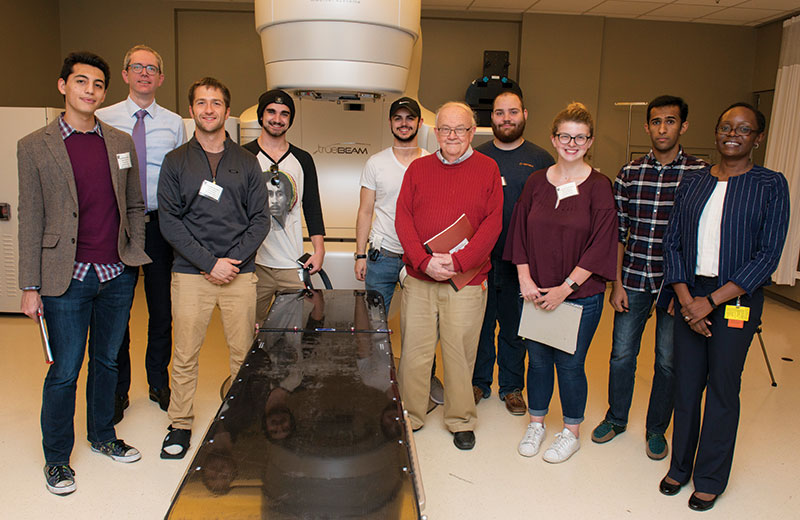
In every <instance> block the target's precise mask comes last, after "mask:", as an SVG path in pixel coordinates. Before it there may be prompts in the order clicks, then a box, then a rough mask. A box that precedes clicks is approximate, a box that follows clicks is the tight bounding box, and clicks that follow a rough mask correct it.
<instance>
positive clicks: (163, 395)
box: [150, 386, 170, 412]
mask: <svg viewBox="0 0 800 520" xmlns="http://www.w3.org/2000/svg"><path fill="white" fill-rule="evenodd" d="M169 396H170V392H169V387H168V386H165V387H164V388H155V387H153V386H151V387H150V400H151V401H153V402H154V403H158V406H159V407H160V408H161V409H162V410H164V411H165V412H166V411H167V409H169Z"/></svg>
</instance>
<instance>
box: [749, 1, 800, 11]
mask: <svg viewBox="0 0 800 520" xmlns="http://www.w3.org/2000/svg"><path fill="white" fill-rule="evenodd" d="M736 7H747V8H758V9H783V10H786V11H789V13H792V12H795V11H798V10H800V2H798V0H749V1H747V2H743V3H741V4H739V5H737V6H736Z"/></svg>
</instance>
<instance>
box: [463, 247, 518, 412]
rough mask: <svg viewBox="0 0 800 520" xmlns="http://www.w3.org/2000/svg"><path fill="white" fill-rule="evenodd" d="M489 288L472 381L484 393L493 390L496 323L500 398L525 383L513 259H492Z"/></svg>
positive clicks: (516, 279)
mask: <svg viewBox="0 0 800 520" xmlns="http://www.w3.org/2000/svg"><path fill="white" fill-rule="evenodd" d="M488 282H489V292H488V295H487V299H486V313H485V314H484V315H483V327H482V328H481V335H480V339H479V341H478V355H477V357H476V358H475V370H474V371H473V373H472V384H473V386H477V387H478V388H480V389H481V390H483V395H484V397H488V396H489V394H490V392H491V386H492V375H493V373H494V362H495V343H494V335H495V334H494V333H495V328H496V326H497V324H498V323H499V324H500V332H499V333H498V335H497V357H496V359H497V379H498V383H499V385H500V399H502V398H504V397H505V396H506V394H510V393H511V392H514V391H516V390H522V389H523V388H524V387H525V352H526V349H525V343H524V342H523V340H522V338H520V337H519V336H518V335H517V332H518V331H519V316H520V306H519V305H520V299H519V278H517V268H516V266H514V264H512V263H511V262H506V261H504V260H495V259H494V258H493V259H492V270H491V271H489V278H488Z"/></svg>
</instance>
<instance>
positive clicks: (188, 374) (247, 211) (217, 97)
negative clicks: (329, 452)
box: [158, 78, 270, 459]
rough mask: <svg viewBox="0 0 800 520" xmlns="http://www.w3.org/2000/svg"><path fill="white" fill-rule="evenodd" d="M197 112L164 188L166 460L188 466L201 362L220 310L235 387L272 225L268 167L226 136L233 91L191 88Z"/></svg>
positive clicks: (212, 83) (210, 84)
mask: <svg viewBox="0 0 800 520" xmlns="http://www.w3.org/2000/svg"><path fill="white" fill-rule="evenodd" d="M189 106H190V109H189V111H190V113H191V115H192V117H193V118H194V121H195V124H196V129H195V133H194V137H193V138H192V139H191V140H190V141H189V142H188V143H186V144H185V145H183V146H181V147H179V148H177V149H176V150H174V151H172V152H170V153H169V154H167V156H166V157H165V158H164V163H163V165H162V167H161V174H160V177H159V182H158V215H159V224H160V228H161V233H162V234H163V235H164V238H166V239H167V241H168V242H169V243H170V244H171V245H172V247H173V248H174V249H175V261H174V263H173V265H172V312H173V319H174V331H175V341H174V343H175V351H174V352H173V357H172V375H171V381H170V387H171V389H172V395H171V397H170V404H169V410H168V411H167V415H168V416H169V420H170V423H171V424H170V426H169V434H168V435H167V437H166V438H165V439H164V444H163V446H162V450H161V458H163V459H180V458H183V456H184V455H186V451H187V449H188V448H189V441H190V438H191V427H192V420H193V418H194V413H193V407H192V402H193V400H194V392H195V389H196V387H197V372H198V356H199V354H200V347H201V346H202V344H203V340H204V338H205V333H206V329H207V328H208V322H209V320H210V319H211V313H212V312H213V310H214V307H215V306H218V307H219V309H220V314H221V316H222V323H223V327H224V330H225V340H226V341H227V343H228V349H229V350H230V370H231V377H232V378H233V377H235V376H236V374H237V372H238V371H239V366H240V365H241V364H242V361H243V360H244V357H245V354H246V352H247V349H248V348H249V347H250V344H251V343H252V341H253V330H254V324H255V299H256V275H255V272H254V270H255V264H254V256H255V252H256V249H258V246H259V245H260V244H261V242H263V240H264V237H265V236H266V235H267V232H268V231H269V225H270V221H269V215H267V212H266V203H267V190H266V186H265V185H264V180H263V175H262V173H261V169H260V168H259V166H258V162H257V161H256V160H255V159H254V158H253V156H252V155H251V154H249V153H247V152H246V151H245V150H243V149H242V148H241V147H240V146H239V145H237V144H236V143H234V142H233V141H232V140H231V139H230V137H228V136H227V134H226V133H225V120H226V119H227V118H228V115H229V114H230V92H229V91H228V89H227V87H225V85H223V84H222V83H220V82H219V81H217V80H216V79H214V78H203V79H201V80H200V81H197V82H195V83H194V84H193V85H192V87H191V88H190V89H189Z"/></svg>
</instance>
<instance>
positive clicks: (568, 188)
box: [556, 182, 578, 207]
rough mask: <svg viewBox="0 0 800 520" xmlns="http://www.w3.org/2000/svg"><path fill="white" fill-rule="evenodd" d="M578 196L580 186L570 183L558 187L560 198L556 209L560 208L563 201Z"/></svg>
mask: <svg viewBox="0 0 800 520" xmlns="http://www.w3.org/2000/svg"><path fill="white" fill-rule="evenodd" d="M577 194H578V185H577V184H575V183H574V182H568V183H566V184H562V185H561V186H556V195H557V196H558V200H557V201H556V207H558V205H559V204H560V203H561V201H562V200H564V199H568V198H570V197H574V196H575V195H577Z"/></svg>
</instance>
